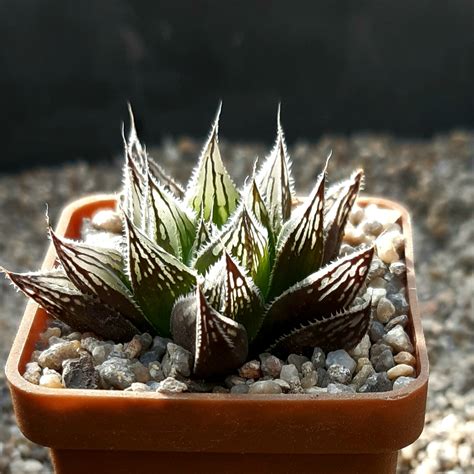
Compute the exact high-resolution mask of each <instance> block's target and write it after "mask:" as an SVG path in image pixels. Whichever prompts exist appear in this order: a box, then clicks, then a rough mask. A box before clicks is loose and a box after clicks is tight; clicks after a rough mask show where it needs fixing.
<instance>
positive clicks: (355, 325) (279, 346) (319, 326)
mask: <svg viewBox="0 0 474 474" xmlns="http://www.w3.org/2000/svg"><path fill="white" fill-rule="evenodd" d="M370 312H371V311H370V298H369V299H367V300H365V301H364V303H363V304H361V305H357V306H353V307H351V308H350V309H348V310H346V311H342V312H339V313H336V314H333V315H328V316H325V317H323V318H320V319H315V320H313V321H310V322H309V323H307V324H304V325H302V326H301V327H299V328H297V329H294V330H293V331H291V332H290V333H289V334H286V335H284V336H282V337H280V338H279V339H278V340H277V341H275V342H274V343H273V344H272V345H271V346H270V347H269V348H268V351H271V352H272V354H276V355H279V356H280V357H283V358H286V356H288V354H290V353H297V354H301V353H303V352H304V351H306V350H308V349H312V348H314V347H321V348H322V349H323V350H324V351H325V352H328V351H334V350H337V349H347V350H349V349H352V348H354V347H355V346H356V345H357V344H358V343H359V342H360V340H361V339H362V338H363V337H364V335H365V334H366V333H367V330H368V328H369V323H370Z"/></svg>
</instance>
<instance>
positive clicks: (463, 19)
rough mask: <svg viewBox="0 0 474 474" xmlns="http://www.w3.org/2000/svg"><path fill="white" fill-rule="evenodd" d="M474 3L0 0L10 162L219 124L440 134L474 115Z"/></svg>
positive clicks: (265, 129) (258, 134)
mask: <svg viewBox="0 0 474 474" xmlns="http://www.w3.org/2000/svg"><path fill="white" fill-rule="evenodd" d="M473 26H474V2H472V0H452V1H450V2H445V1H443V0H418V1H417V2H410V1H400V2H392V1H389V0H362V1H358V2H351V1H348V0H341V1H338V2H322V1H313V2H310V1H302V2H297V3H295V4H292V5H291V6H289V5H288V2H285V1H271V2H270V1H264V0H259V1H255V0H254V1H251V2H246V1H244V2H218V1H215V0H207V1H206V0H194V1H185V0H184V1H183V0H175V1H173V2H166V1H165V2H164V1H155V2H152V1H146V0H136V1H130V0H100V1H97V0H83V1H81V2H74V1H70V0H42V1H40V2H39V1H37V0H1V1H0V45H1V47H0V71H1V74H0V91H1V92H0V94H1V98H2V99H1V111H2V116H3V121H2V127H1V131H0V134H1V135H0V138H1V143H2V153H1V165H2V168H3V169H4V170H6V169H15V168H18V167H21V166H23V167H25V166H30V164H32V163H35V164H38V163H58V162H61V161H65V160H71V159H75V158H77V157H82V158H85V159H88V160H95V159H98V158H104V157H110V156H113V155H114V153H116V152H118V151H120V149H121V137H120V124H121V121H122V120H123V119H124V118H125V117H126V102H127V101H130V102H131V103H132V104H133V107H134V110H135V113H136V115H137V121H138V127H139V131H140V132H141V136H142V137H143V139H144V140H145V142H146V143H148V144H152V143H159V142H160V141H161V139H162V138H163V137H164V136H179V135H191V136H197V137H201V136H203V135H204V134H205V133H206V132H207V127H208V123H209V119H210V117H211V116H212V114H213V111H214V109H215V108H216V106H217V103H218V100H219V99H220V98H222V99H223V100H224V116H223V117H224V120H223V123H222V132H223V134H224V135H225V137H227V138H228V139H239V140H242V139H245V140H252V141H265V142H270V141H271V140H272V138H273V131H274V114H275V108H276V104H277V102H278V101H279V100H281V101H282V102H283V104H284V117H285V123H286V131H287V135H288V138H289V140H290V141H294V140H296V139H298V138H306V139H315V138H317V137H319V136H321V135H322V134H323V133H325V132H328V131H330V132H341V133H350V132H353V131H361V130H370V131H381V132H392V133H396V134H398V135H402V136H405V137H429V136H432V135H433V133H436V132H440V131H446V130H451V129H453V128H454V127H472V125H473V123H474V93H473V77H474V54H473V41H474V36H473V35H474V33H473V32H474V28H473Z"/></svg>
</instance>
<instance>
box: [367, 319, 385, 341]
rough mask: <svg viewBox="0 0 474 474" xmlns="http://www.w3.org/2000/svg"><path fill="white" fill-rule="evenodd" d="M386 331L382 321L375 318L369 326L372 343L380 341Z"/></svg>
mask: <svg viewBox="0 0 474 474" xmlns="http://www.w3.org/2000/svg"><path fill="white" fill-rule="evenodd" d="M385 333H386V331H385V327H384V325H383V324H382V323H381V322H380V321H377V320H375V319H373V320H372V321H371V323H370V327H369V337H370V340H371V341H372V343H374V342H378V341H380V339H382V337H383V336H384V335H385Z"/></svg>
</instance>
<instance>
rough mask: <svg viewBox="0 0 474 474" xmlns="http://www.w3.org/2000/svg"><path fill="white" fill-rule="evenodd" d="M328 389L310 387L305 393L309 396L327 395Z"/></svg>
mask: <svg viewBox="0 0 474 474" xmlns="http://www.w3.org/2000/svg"><path fill="white" fill-rule="evenodd" d="M327 391H328V389H327V387H326V388H322V387H309V388H305V389H304V393H306V394H308V395H319V394H321V393H327Z"/></svg>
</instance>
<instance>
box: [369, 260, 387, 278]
mask: <svg viewBox="0 0 474 474" xmlns="http://www.w3.org/2000/svg"><path fill="white" fill-rule="evenodd" d="M386 271H387V266H386V265H385V263H383V262H382V260H380V258H378V257H377V255H374V256H373V258H372V262H371V263H370V267H369V275H368V279H369V281H372V280H373V279H374V278H377V277H383V276H384V275H385V272H386Z"/></svg>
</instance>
